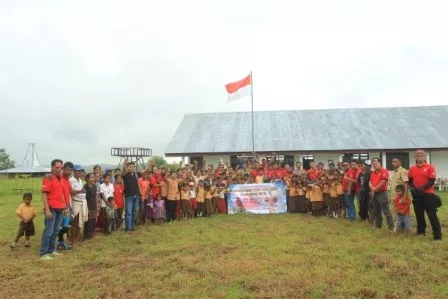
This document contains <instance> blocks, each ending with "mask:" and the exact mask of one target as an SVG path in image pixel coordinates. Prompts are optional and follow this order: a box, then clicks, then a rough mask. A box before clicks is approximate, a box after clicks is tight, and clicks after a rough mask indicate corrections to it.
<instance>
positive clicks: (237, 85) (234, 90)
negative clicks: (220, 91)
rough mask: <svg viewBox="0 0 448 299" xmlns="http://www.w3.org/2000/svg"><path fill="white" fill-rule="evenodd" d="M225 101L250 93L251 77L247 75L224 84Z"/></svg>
mask: <svg viewBox="0 0 448 299" xmlns="http://www.w3.org/2000/svg"><path fill="white" fill-rule="evenodd" d="M226 90H227V102H230V101H233V100H236V99H238V98H242V97H247V96H250V95H252V78H251V75H250V74H249V75H247V76H246V77H245V78H244V79H241V80H240V81H236V82H232V83H229V84H227V85H226Z"/></svg>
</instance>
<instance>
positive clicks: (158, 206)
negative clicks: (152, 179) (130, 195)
mask: <svg viewBox="0 0 448 299" xmlns="http://www.w3.org/2000/svg"><path fill="white" fill-rule="evenodd" d="M153 209H154V223H155V224H157V225H160V224H162V223H163V218H164V217H165V201H164V200H163V199H162V195H161V194H159V195H157V198H156V200H154V208H153Z"/></svg>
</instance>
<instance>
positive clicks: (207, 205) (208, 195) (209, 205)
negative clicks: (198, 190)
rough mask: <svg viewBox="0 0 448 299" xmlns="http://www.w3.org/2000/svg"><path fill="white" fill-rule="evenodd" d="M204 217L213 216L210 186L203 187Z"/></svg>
mask: <svg viewBox="0 0 448 299" xmlns="http://www.w3.org/2000/svg"><path fill="white" fill-rule="evenodd" d="M204 189H205V200H204V206H205V217H210V215H211V214H213V211H214V206H213V191H212V190H211V185H205V187H204Z"/></svg>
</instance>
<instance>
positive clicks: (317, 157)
mask: <svg viewBox="0 0 448 299" xmlns="http://www.w3.org/2000/svg"><path fill="white" fill-rule="evenodd" d="M341 155H342V154H327V153H319V154H314V162H316V163H319V162H322V163H324V167H325V168H327V167H328V160H333V162H334V163H338V162H339V158H340V157H341Z"/></svg>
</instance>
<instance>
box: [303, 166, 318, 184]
mask: <svg viewBox="0 0 448 299" xmlns="http://www.w3.org/2000/svg"><path fill="white" fill-rule="evenodd" d="M306 175H307V177H308V180H310V181H312V182H314V181H315V180H317V178H318V177H319V175H320V171H319V169H317V168H316V164H314V162H310V169H308V170H307V172H306Z"/></svg>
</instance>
